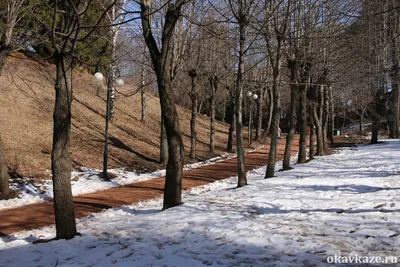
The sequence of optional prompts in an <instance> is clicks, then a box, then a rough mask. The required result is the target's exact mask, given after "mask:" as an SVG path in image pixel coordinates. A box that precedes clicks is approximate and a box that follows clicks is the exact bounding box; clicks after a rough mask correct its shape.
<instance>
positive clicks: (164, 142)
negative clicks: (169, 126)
mask: <svg viewBox="0 0 400 267" xmlns="http://www.w3.org/2000/svg"><path fill="white" fill-rule="evenodd" d="M160 130H161V133H160V164H161V166H166V165H167V162H168V139H167V132H166V130H165V124H164V115H163V112H162V111H161V122H160Z"/></svg>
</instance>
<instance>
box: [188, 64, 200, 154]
mask: <svg viewBox="0 0 400 267" xmlns="http://www.w3.org/2000/svg"><path fill="white" fill-rule="evenodd" d="M189 76H190V78H191V80H192V87H191V91H190V99H191V100H192V117H191V119H190V153H189V157H190V158H191V159H194V158H196V140H197V139H196V138H197V131H196V118H197V102H198V96H197V89H196V78H197V72H196V70H194V69H192V70H191V71H189Z"/></svg>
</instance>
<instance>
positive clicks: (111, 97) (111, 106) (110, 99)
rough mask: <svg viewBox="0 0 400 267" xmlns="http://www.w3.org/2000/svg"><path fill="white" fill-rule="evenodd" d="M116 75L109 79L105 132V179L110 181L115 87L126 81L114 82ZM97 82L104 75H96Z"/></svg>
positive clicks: (101, 79)
mask: <svg viewBox="0 0 400 267" xmlns="http://www.w3.org/2000/svg"><path fill="white" fill-rule="evenodd" d="M114 77H115V76H114V74H113V73H112V72H111V73H110V75H109V76H108V77H107V81H106V82H107V104H106V125H105V130H104V154H103V179H105V180H110V179H109V177H108V172H107V169H108V122H109V121H110V120H112V119H113V118H114V99H115V89H114V84H115V86H123V85H124V80H122V79H121V78H117V79H115V80H114ZM94 78H95V80H97V81H98V82H102V81H103V80H104V75H103V74H102V73H101V72H96V73H95V74H94Z"/></svg>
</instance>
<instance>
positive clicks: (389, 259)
mask: <svg viewBox="0 0 400 267" xmlns="http://www.w3.org/2000/svg"><path fill="white" fill-rule="evenodd" d="M326 262H327V263H330V264H350V263H351V264H357V263H362V264H395V263H398V262H399V261H398V257H397V256H370V255H368V256H363V255H358V254H352V255H348V256H343V255H337V254H335V255H333V256H328V257H327V258H326Z"/></svg>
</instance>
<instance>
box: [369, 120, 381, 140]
mask: <svg viewBox="0 0 400 267" xmlns="http://www.w3.org/2000/svg"><path fill="white" fill-rule="evenodd" d="M379 124H380V122H379V116H377V115H373V120H372V136H371V144H377V143H378V134H379Z"/></svg>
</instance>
